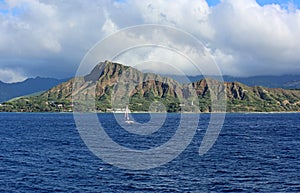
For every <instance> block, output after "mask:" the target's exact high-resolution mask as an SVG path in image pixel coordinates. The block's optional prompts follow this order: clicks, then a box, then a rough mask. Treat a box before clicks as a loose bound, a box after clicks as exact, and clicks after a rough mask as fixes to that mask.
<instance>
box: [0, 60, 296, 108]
mask: <svg viewBox="0 0 300 193" xmlns="http://www.w3.org/2000/svg"><path fill="white" fill-rule="evenodd" d="M120 77H122V79H120ZM79 79H80V81H79V82H77V81H76V84H75V85H76V88H75V90H73V83H74V81H75V79H70V80H69V81H67V82H64V83H62V84H59V85H57V86H55V87H53V88H51V89H49V90H48V91H46V92H44V93H42V94H40V95H38V96H32V97H24V98H20V99H16V100H14V101H11V102H7V103H4V104H3V105H2V106H0V110H1V111H26V112H31V111H41V112H45V111H51V112H53V111H72V109H73V105H72V94H73V93H77V94H76V95H75V98H76V99H77V100H76V103H78V104H79V105H81V104H80V103H82V104H84V103H85V102H86V99H88V98H89V97H93V100H92V101H91V102H92V103H94V104H95V107H96V110H97V111H102V112H107V111H113V110H116V109H119V108H124V104H125V101H126V97H124V96H128V97H129V102H130V103H129V108H130V109H131V111H148V110H149V108H150V110H151V111H158V112H159V111H162V110H163V109H161V106H159V105H158V106H151V105H153V102H155V103H157V102H158V103H157V104H159V103H160V104H164V106H165V108H166V109H165V110H167V111H168V112H178V111H180V110H184V111H193V112H194V110H195V109H196V110H197V109H198V110H200V111H201V112H210V111H211V110H212V109H211V107H212V101H211V98H212V97H211V96H215V97H221V96H224V95H223V94H224V92H223V91H225V92H226V95H227V97H226V103H227V111H228V112H271V111H277V112H281V111H299V110H300V91H299V90H285V89H281V88H280V89H275V88H266V87H262V86H246V85H244V84H242V83H239V82H225V83H222V84H218V83H219V82H218V81H217V80H214V79H201V80H197V81H194V82H192V83H190V84H181V83H179V82H177V81H175V80H174V79H172V78H169V77H162V76H160V75H157V74H153V73H142V72H141V71H138V70H136V69H135V68H132V67H129V66H124V65H122V64H118V63H112V62H108V61H106V62H101V63H100V64H98V65H97V66H96V67H95V68H94V69H93V70H92V71H91V73H90V74H88V75H86V76H84V77H81V78H79ZM135 80H137V81H135ZM209 82H210V83H214V85H216V89H215V90H213V93H211V92H212V91H211V90H210V88H209V84H208V83H209ZM135 83H136V84H135ZM122 85H123V86H122ZM116 88H120V89H118V90H117V91H116V90H115V89H116ZM113 92H114V93H115V94H114V95H112V93H113ZM192 92H194V93H195V95H192V94H191V93H192ZM112 96H113V98H112ZM194 96H195V97H196V98H195V97H194ZM112 100H114V101H115V102H116V103H114V106H113V105H112V103H111V101H112ZM78 101H79V102H78ZM80 101H81V102H80ZM195 105H197V106H198V107H197V108H196V106H195ZM76 106H77V104H76ZM83 106H84V105H83ZM151 108H152V109H151ZM81 110H84V111H91V110H93V109H90V107H88V106H87V107H86V109H81Z"/></svg>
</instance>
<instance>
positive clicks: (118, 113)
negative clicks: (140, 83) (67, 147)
mask: <svg viewBox="0 0 300 193" xmlns="http://www.w3.org/2000/svg"><path fill="white" fill-rule="evenodd" d="M2 113H3V114H4V113H7V114H9V113H18V114H22V113H24V114H26V113H32V114H33V113H39V114H43V113H45V114H47V113H48V114H51V113H54V114H73V113H96V114H117V115H121V114H124V112H46V111H41V112H39V111H34V112H21V111H15V112H8V111H1V112H0V114H2ZM146 113H151V114H295V113H300V111H272V112H244V111H241V112H149V111H139V112H131V114H146Z"/></svg>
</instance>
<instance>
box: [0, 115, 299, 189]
mask: <svg viewBox="0 0 300 193" xmlns="http://www.w3.org/2000/svg"><path fill="white" fill-rule="evenodd" d="M134 116H135V118H136V119H137V120H139V121H140V122H146V121H148V120H149V115H148V114H137V115H134ZM99 119H100V120H105V121H102V122H104V124H103V125H105V126H106V131H107V133H108V134H109V136H111V137H112V138H113V139H114V140H115V141H116V142H118V143H119V144H121V145H123V146H127V147H129V148H136V149H145V148H150V147H155V146H158V145H159V143H165V142H166V141H167V140H168V139H169V138H170V137H172V135H173V134H174V132H175V130H174V128H175V126H176V123H178V121H179V117H178V116H177V115H176V114H170V115H168V120H169V122H168V121H167V122H166V123H165V126H164V129H163V130H162V131H161V132H156V133H154V134H152V135H151V136H149V137H147V136H142V137H141V139H139V138H138V136H134V137H133V136H131V137H128V134H126V132H125V131H124V130H122V129H120V128H118V125H117V123H116V122H115V121H114V119H113V115H112V114H99ZM208 121H209V115H208V114H204V115H201V120H200V124H199V128H198V130H197V133H196V135H195V136H194V138H193V141H192V143H191V144H190V145H189V146H188V147H187V148H186V150H185V151H184V152H182V153H181V154H180V155H179V156H178V157H177V158H176V159H174V160H173V161H171V162H169V163H167V164H165V165H162V166H160V167H158V168H153V169H150V170H126V169H119V168H117V167H115V166H112V165H109V164H107V163H105V162H103V161H102V160H101V159H99V158H98V157H96V156H95V155H94V154H93V153H91V152H90V151H89V150H88V148H87V147H86V145H85V144H84V142H83V141H82V139H81V138H80V135H79V133H78V131H77V129H76V125H75V122H74V119H73V115H72V114H71V113H70V114H67V113H66V114H55V113H0V192H300V114H299V113H288V114H227V115H226V120H225V123H224V126H223V128H222V130H221V133H220V136H219V138H218V140H217V141H216V143H215V144H214V146H213V147H212V148H211V149H210V150H209V151H208V153H207V154H204V155H203V156H200V155H199V154H198V148H199V146H200V144H201V140H202V138H203V135H204V133H205V129H206V127H207V125H208ZM124 136H127V137H125V138H124Z"/></svg>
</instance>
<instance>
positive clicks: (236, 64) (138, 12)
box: [0, 0, 300, 80]
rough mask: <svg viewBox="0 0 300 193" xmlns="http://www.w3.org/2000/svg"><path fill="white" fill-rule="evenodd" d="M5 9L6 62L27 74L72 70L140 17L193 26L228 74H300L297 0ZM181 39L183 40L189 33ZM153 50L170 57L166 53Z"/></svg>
mask: <svg viewBox="0 0 300 193" xmlns="http://www.w3.org/2000/svg"><path fill="white" fill-rule="evenodd" d="M1 9H2V10H3V9H5V10H7V11H8V13H4V12H0V57H1V60H0V69H9V70H11V71H14V69H15V68H20V69H22V71H23V72H24V73H23V74H25V75H26V76H36V75H43V74H47V73H48V76H57V74H60V76H65V77H66V76H68V77H69V76H73V75H74V74H72V73H74V71H75V70H76V67H77V66H78V65H79V63H80V60H81V59H82V57H83V56H84V54H85V53H86V52H87V51H88V49H89V48H91V47H92V46H93V45H94V44H95V43H96V42H97V41H99V40H101V39H103V38H104V37H106V36H107V35H109V34H111V33H113V32H115V31H116V30H118V29H122V28H124V27H129V26H133V25H140V24H165V25H171V26H174V27H178V28H180V29H183V30H185V31H187V32H188V33H191V34H192V35H194V36H195V37H197V38H198V39H199V40H200V41H202V42H203V43H204V44H205V45H206V46H207V47H208V48H209V50H211V53H212V54H213V55H214V56H215V58H216V61H217V62H218V64H219V66H220V68H221V70H222V72H223V73H226V74H230V75H239V76H241V75H242V76H248V75H256V74H282V73H286V74H291V73H300V69H299V67H298V66H299V64H300V54H299V53H300V39H299V38H298V36H299V34H300V10H299V9H297V7H296V6H293V4H292V3H289V4H287V5H286V6H279V5H276V4H270V5H265V6H260V5H259V4H257V3H256V1H255V0H222V1H221V3H219V4H218V5H217V6H214V7H209V6H208V4H207V3H206V1H205V0H156V1H151V2H150V1H146V0H127V1H114V0H108V1H93V0H86V1H81V0H74V1H72V3H70V2H68V1H52V0H7V1H6V3H4V4H3V3H2V5H1ZM7 11H6V12H7ZM174 38H177V41H178V42H179V44H182V45H184V44H183V43H182V42H184V41H185V40H184V39H181V38H180V37H173V39H174ZM122 43H124V42H122V41H121V42H118V43H117V42H116V44H122ZM112 46H113V45H112ZM148 54H150V55H149V56H148V57H150V56H151V55H152V56H153V54H158V55H159V54H160V55H161V56H158V57H160V58H162V59H163V57H162V56H163V55H162V52H157V51H155V50H153V52H149V53H148ZM172 57H173V58H174V60H175V58H176V57H175V56H172ZM144 58H145V59H147V57H144ZM15 61H19V63H16V62H15ZM178 61H180V60H179V59H178V60H177V62H178ZM182 63H184V61H182ZM58 68H61V69H63V70H60V71H59V69H58ZM186 68H189V67H188V66H186ZM266 69H268V70H266ZM187 70H188V69H187ZM58 71H59V73H58ZM20 77H22V75H20ZM0 79H1V80H4V79H3V78H2V77H0Z"/></svg>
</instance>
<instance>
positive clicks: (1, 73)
mask: <svg viewBox="0 0 300 193" xmlns="http://www.w3.org/2000/svg"><path fill="white" fill-rule="evenodd" d="M0 77H1V81H3V82H7V83H12V82H20V81H23V80H25V79H26V77H25V76H23V74H22V73H20V72H17V71H13V70H10V69H0Z"/></svg>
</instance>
